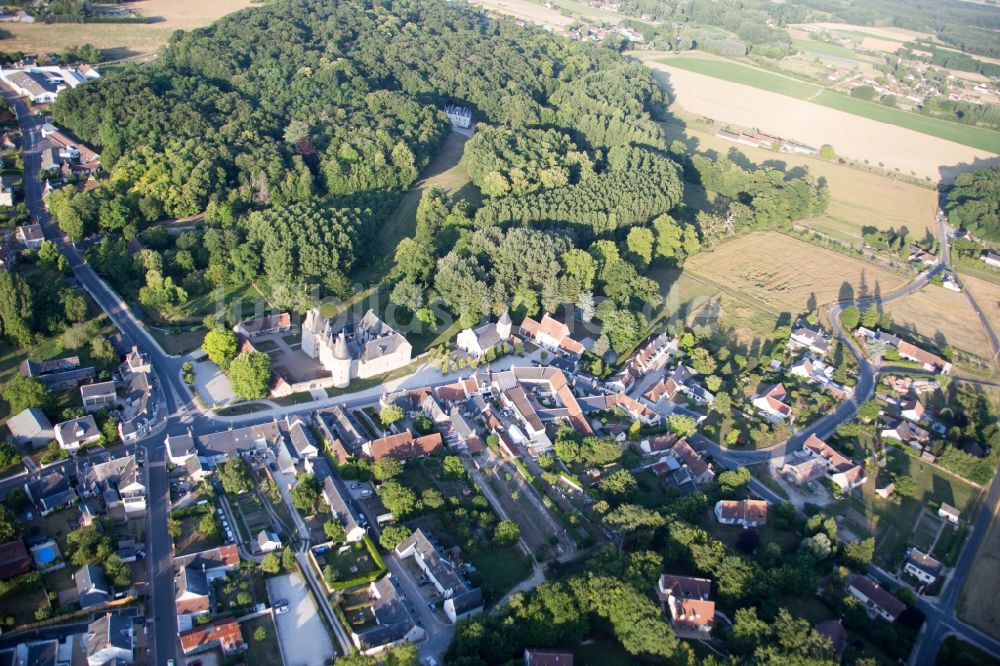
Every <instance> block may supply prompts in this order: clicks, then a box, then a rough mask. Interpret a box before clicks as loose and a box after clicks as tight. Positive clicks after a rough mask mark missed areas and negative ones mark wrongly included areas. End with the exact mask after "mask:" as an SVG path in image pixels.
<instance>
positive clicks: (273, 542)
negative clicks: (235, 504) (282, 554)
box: [257, 530, 281, 553]
mask: <svg viewBox="0 0 1000 666" xmlns="http://www.w3.org/2000/svg"><path fill="white" fill-rule="evenodd" d="M257 547H258V548H260V552H262V553H273V552H274V551H276V550H281V539H279V538H278V535H277V534H275V533H274V532H271V531H269V530H261V531H260V532H258V533H257Z"/></svg>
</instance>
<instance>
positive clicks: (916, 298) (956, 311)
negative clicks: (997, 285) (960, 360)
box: [885, 284, 997, 355]
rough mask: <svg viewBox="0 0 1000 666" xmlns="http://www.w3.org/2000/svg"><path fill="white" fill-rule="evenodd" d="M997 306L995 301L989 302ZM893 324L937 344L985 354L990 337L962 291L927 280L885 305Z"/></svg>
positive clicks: (994, 306)
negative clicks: (912, 291) (987, 336)
mask: <svg viewBox="0 0 1000 666" xmlns="http://www.w3.org/2000/svg"><path fill="white" fill-rule="evenodd" d="M991 305H992V306H993V308H994V309H996V307H997V306H996V303H992V304H991ZM885 310H886V311H887V312H888V313H889V314H891V315H892V319H893V325H894V327H895V328H897V329H900V330H901V331H904V332H913V333H916V334H918V335H920V336H923V337H924V338H927V339H929V340H933V341H934V342H935V343H936V344H938V345H941V346H943V345H948V346H950V347H953V348H955V349H959V350H962V351H965V352H969V353H973V354H977V355H985V354H984V352H985V350H987V349H989V340H987V339H986V333H985V332H984V331H983V327H982V324H981V323H980V322H979V317H977V316H976V313H975V312H973V310H972V306H971V305H969V301H968V300H966V298H965V295H964V294H961V293H958V292H955V291H949V290H948V289H945V288H943V287H939V286H937V285H935V284H929V285H927V286H926V287H924V288H923V289H921V290H920V291H917V292H916V293H913V294H910V295H909V296H907V297H905V298H901V299H899V300H897V301H894V302H892V303H889V304H888V305H886V307H885Z"/></svg>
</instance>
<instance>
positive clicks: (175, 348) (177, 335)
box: [146, 326, 205, 354]
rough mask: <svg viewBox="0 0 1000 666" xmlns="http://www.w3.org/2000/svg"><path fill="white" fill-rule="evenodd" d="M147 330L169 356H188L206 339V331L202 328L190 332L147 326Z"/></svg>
mask: <svg viewBox="0 0 1000 666" xmlns="http://www.w3.org/2000/svg"><path fill="white" fill-rule="evenodd" d="M146 330H148V331H149V333H150V335H152V336H153V338H154V339H155V340H156V342H157V343H158V344H159V345H160V346H161V347H163V351H165V352H167V353H168V354H187V353H188V352H191V351H194V350H195V349H197V348H198V347H200V346H201V341H202V340H203V339H204V338H205V329H204V328H202V327H200V326H199V327H195V328H193V329H190V330H179V329H166V328H161V327H159V326H146Z"/></svg>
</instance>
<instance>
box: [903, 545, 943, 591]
mask: <svg viewBox="0 0 1000 666" xmlns="http://www.w3.org/2000/svg"><path fill="white" fill-rule="evenodd" d="M943 568H944V567H943V566H942V565H941V563H940V562H938V561H937V560H935V559H934V558H933V557H931V556H930V555H928V554H927V553H924V552H921V551H919V550H917V549H916V548H911V549H910V552H909V553H907V555H906V564H904V565H903V571H905V572H906V573H908V574H910V575H911V576H913V577H914V578H916V579H917V580H919V581H920V582H921V583H924V584H925V585H932V584H933V583H934V581H936V580H937V579H938V577H939V576H940V575H941V572H942V570H943Z"/></svg>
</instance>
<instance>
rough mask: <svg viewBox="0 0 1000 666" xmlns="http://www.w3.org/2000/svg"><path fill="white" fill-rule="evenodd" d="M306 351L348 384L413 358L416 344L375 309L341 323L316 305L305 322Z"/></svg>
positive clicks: (340, 383)
mask: <svg viewBox="0 0 1000 666" xmlns="http://www.w3.org/2000/svg"><path fill="white" fill-rule="evenodd" d="M302 351H304V352H305V353H306V355H307V356H309V357H310V358H314V359H317V360H318V361H319V362H320V363H321V364H322V366H323V368H324V369H325V370H326V371H327V372H329V373H330V374H331V376H332V377H333V380H334V381H333V385H334V386H335V387H337V388H346V387H347V386H348V385H350V383H351V380H352V379H355V378H360V379H365V378H367V377H374V376H375V375H381V374H383V373H386V372H390V371H392V370H395V369H397V368H401V367H403V366H404V365H407V364H408V363H409V362H410V359H411V356H412V354H413V346H412V345H411V344H410V343H409V341H408V340H407V339H406V338H405V337H404V336H403V334H402V333H399V332H398V331H396V329H394V328H392V327H391V326H389V325H388V324H386V323H385V322H384V321H382V320H381V319H379V318H378V316H377V315H376V314H375V312H374V311H373V310H369V311H368V312H366V313H365V316H364V317H362V318H361V320H360V321H358V322H355V323H348V324H345V325H343V326H338V325H337V324H335V323H334V322H333V321H331V320H329V319H325V318H323V317H322V316H321V315H320V313H319V310H317V309H316V308H313V309H312V310H310V311H309V312H308V313H306V317H305V320H304V321H303V322H302Z"/></svg>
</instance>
